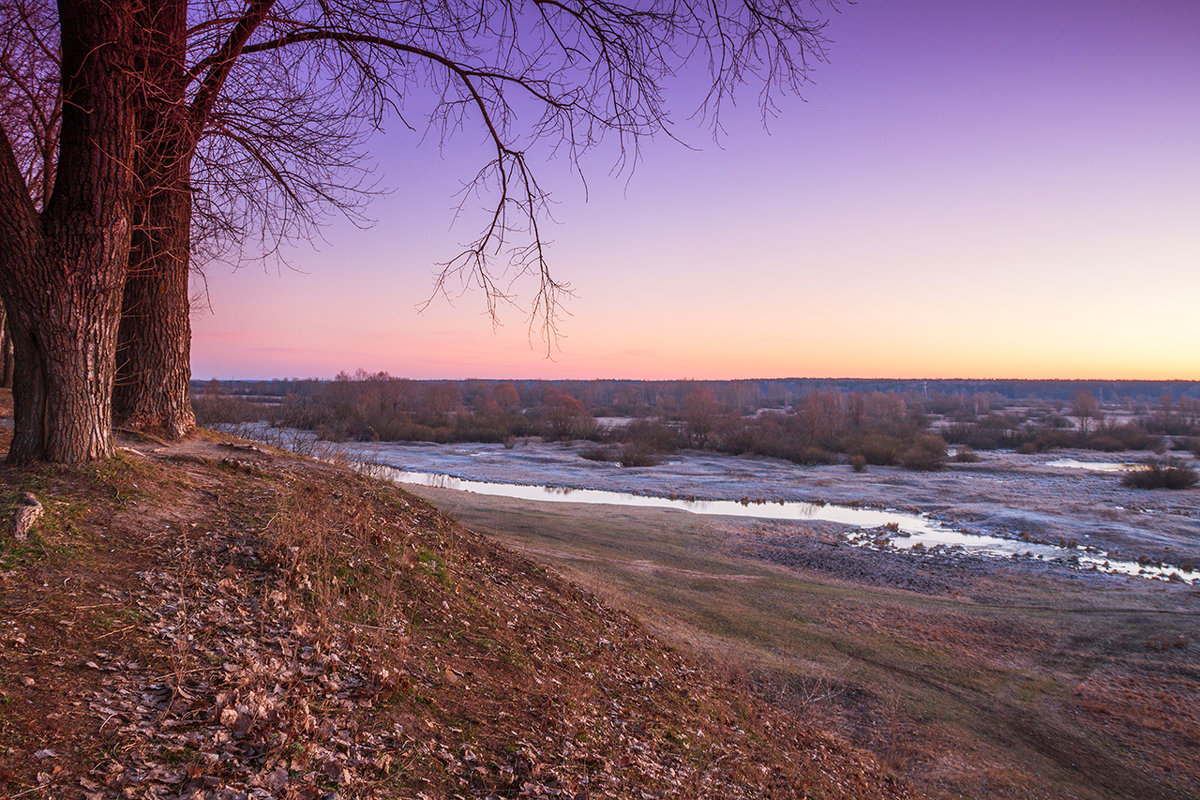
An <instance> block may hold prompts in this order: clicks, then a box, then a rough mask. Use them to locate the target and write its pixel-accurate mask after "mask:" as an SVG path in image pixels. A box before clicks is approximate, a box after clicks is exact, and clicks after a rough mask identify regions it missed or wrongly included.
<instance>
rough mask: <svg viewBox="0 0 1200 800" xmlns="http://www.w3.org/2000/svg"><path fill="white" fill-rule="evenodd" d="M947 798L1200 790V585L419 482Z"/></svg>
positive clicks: (1159, 797)
mask: <svg viewBox="0 0 1200 800" xmlns="http://www.w3.org/2000/svg"><path fill="white" fill-rule="evenodd" d="M419 491H420V492H421V493H422V494H424V495H427V496H428V497H430V498H431V499H432V500H433V501H434V502H435V503H437V504H438V506H439V508H442V509H443V510H444V511H446V512H447V513H449V514H452V515H453V516H454V517H455V518H456V519H459V520H461V521H462V522H463V523H464V524H466V525H468V526H470V527H471V528H472V529H474V530H479V531H482V532H486V533H488V534H491V535H493V536H495V537H497V538H498V539H500V540H501V541H503V542H505V543H506V544H508V545H509V546H513V547H517V548H519V549H521V550H523V551H525V552H526V553H528V554H529V555H530V557H531V558H535V559H537V560H538V561H539V562H541V563H546V564H549V565H552V566H553V567H554V568H555V569H558V570H561V571H562V572H563V573H564V574H565V575H568V576H569V577H570V579H571V580H573V581H576V582H578V583H580V584H581V585H583V586H587V587H590V588H591V589H592V590H593V591H595V592H596V593H597V594H599V595H601V596H602V597H603V598H604V599H605V600H606V601H607V602H609V603H612V604H614V605H617V606H618V607H621V608H624V609H626V610H629V611H631V612H632V613H634V614H635V615H637V616H639V617H641V618H642V619H645V620H647V622H648V624H649V625H650V627H651V629H652V630H653V631H654V632H655V633H656V634H657V635H659V636H661V637H662V638H664V639H665V640H667V641H673V642H676V643H679V644H680V646H686V647H688V648H689V649H693V650H701V651H704V652H707V653H710V654H711V655H712V656H713V657H714V658H717V659H719V660H721V661H722V662H724V663H728V664H743V665H745V666H744V668H745V670H746V671H747V672H748V673H752V674H755V673H756V674H757V675H758V676H760V677H761V679H762V680H763V681H764V682H765V683H766V685H767V686H772V687H774V695H773V697H774V702H775V703H776V704H777V705H779V706H781V707H788V708H791V709H792V710H793V712H794V713H795V715H796V716H797V717H798V718H801V719H804V720H807V721H809V722H812V723H813V724H818V725H820V726H821V727H822V728H825V729H831V730H833V731H834V732H836V733H839V734H841V735H843V736H844V737H846V738H847V739H848V740H850V741H851V742H852V743H854V744H856V745H858V746H860V747H863V748H864V749H867V750H869V751H870V752H872V753H874V754H875V755H876V756H877V757H878V758H879V759H880V760H881V761H882V762H883V763H884V764H885V765H886V766H888V767H890V768H892V769H894V770H896V771H897V772H898V773H899V774H900V775H902V776H903V777H905V778H906V779H908V780H909V781H910V782H911V783H912V784H913V785H914V786H916V787H917V788H918V789H920V790H921V791H923V792H925V793H927V794H928V795H930V796H931V797H935V798H939V799H941V798H945V799H946V800H950V798H985V797H986V798H995V800H1063V799H1064V798H1073V799H1074V800H1124V799H1125V798H1131V797H1136V798H1144V800H1150V799H1151V798H1154V799H1155V800H1190V799H1191V798H1195V797H1197V796H1198V795H1197V790H1196V787H1197V786H1198V785H1200V759H1197V758H1196V757H1195V753H1196V752H1197V747H1198V745H1200V659H1198V658H1197V653H1198V651H1200V614H1198V613H1197V611H1198V610H1200V586H1187V585H1181V584H1174V583H1165V582H1161V581H1148V580H1140V579H1133V578H1129V579H1123V578H1116V577H1108V576H1093V575H1088V574H1086V573H1082V572H1069V571H1066V570H1062V569H1058V570H1055V569H1053V568H1050V567H1047V566H1045V565H1036V566H1035V565H1021V564H1015V565H1006V564H1005V563H1004V562H1000V561H988V560H973V559H953V558H939V557H937V556H936V555H929V556H928V557H925V558H915V557H912V556H904V555H898V554H894V553H886V552H884V553H876V552H872V551H870V550H866V549H863V548H855V547H850V546H848V545H846V544H845V543H843V542H842V541H841V540H840V537H838V536H837V535H836V534H835V533H833V532H832V530H831V527H832V526H826V527H824V528H822V527H821V525H820V524H809V523H797V524H786V523H775V522H764V521H756V520H739V519H732V518H719V517H696V516H693V515H690V514H687V513H683V512H678V511H668V510H662V509H641V508H623V507H617V506H584V505H574V504H568V503H554V504H548V503H536V502H525V501H519V500H513V499H508V498H498V497H487V496H482V495H474V494H470V493H466V492H455V491H450V490H439V489H424V488H422V489H420V490H419Z"/></svg>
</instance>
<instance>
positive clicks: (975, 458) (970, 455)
mask: <svg viewBox="0 0 1200 800" xmlns="http://www.w3.org/2000/svg"><path fill="white" fill-rule="evenodd" d="M954 461H955V463H958V464H978V463H979V454H978V453H976V452H975V451H974V450H972V449H971V448H970V447H967V446H966V445H963V446H962V447H960V448H958V450H956V451H955V452H954Z"/></svg>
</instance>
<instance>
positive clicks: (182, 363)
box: [113, 174, 196, 438]
mask: <svg viewBox="0 0 1200 800" xmlns="http://www.w3.org/2000/svg"><path fill="white" fill-rule="evenodd" d="M186 177H187V176H186V174H185V175H184V176H183V180H182V181H176V182H174V185H168V186H165V187H163V186H161V185H160V189H161V190H156V191H155V192H154V194H153V195H152V196H151V198H150V200H149V202H147V203H145V204H142V205H141V207H140V208H139V209H138V211H137V215H138V217H139V218H138V220H137V225H136V227H135V229H134V233H133V241H132V246H131V248H130V258H129V260H130V268H129V274H128V276H127V277H126V280H125V295H124V301H123V305H122V309H121V326H120V334H119V342H118V345H117V383H116V387H115V389H114V394H113V413H114V419H115V420H116V424H117V425H118V426H122V427H128V428H134V429H136V430H143V431H150V432H154V433H157V434H159V435H161V436H166V437H168V438H179V437H181V436H186V435H187V434H188V433H190V432H191V431H192V430H193V429H194V428H195V427H196V417H195V414H194V412H193V411H192V398H191V390H190V387H189V383H190V381H191V378H192V368H191V341H192V328H191V319H190V317H189V306H188V267H189V252H190V248H189V237H190V235H191V195H190V193H189V191H188V188H187V180H186ZM180 184H182V186H180Z"/></svg>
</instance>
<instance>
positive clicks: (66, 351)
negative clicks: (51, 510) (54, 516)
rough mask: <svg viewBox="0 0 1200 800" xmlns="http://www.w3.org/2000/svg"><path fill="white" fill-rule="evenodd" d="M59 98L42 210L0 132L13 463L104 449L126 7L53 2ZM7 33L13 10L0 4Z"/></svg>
mask: <svg viewBox="0 0 1200 800" xmlns="http://www.w3.org/2000/svg"><path fill="white" fill-rule="evenodd" d="M59 9H60V12H61V16H60V20H59V30H60V48H61V54H62V55H61V69H60V84H59V85H60V91H61V95H62V98H63V103H62V115H61V122H60V123H59V131H60V132H59V136H58V146H57V147H58V149H57V158H56V160H55V178H54V182H53V188H52V189H51V191H50V192H49V193H48V194H47V195H45V196H44V199H43V202H42V203H41V204H40V207H39V204H38V203H37V202H36V201H37V196H36V193H35V192H33V191H31V190H30V187H29V186H28V185H27V183H26V181H25V177H24V174H23V172H22V169H21V165H20V163H19V162H18V160H17V159H18V153H19V152H20V148H19V145H18V146H17V147H16V148H14V145H13V140H12V139H10V137H9V135H8V132H7V127H8V126H7V121H6V124H5V127H4V128H0V294H2V299H3V302H4V304H5V307H6V309H7V311H8V318H9V330H10V332H11V334H12V339H13V349H14V354H15V358H16V372H15V374H14V378H13V401H14V409H15V426H14V432H13V440H12V445H11V447H10V449H9V458H10V459H11V460H13V461H17V462H21V461H29V460H33V459H47V460H51V461H66V462H78V461H85V460H91V459H97V458H103V457H106V456H108V455H109V454H110V453H111V451H112V433H111V425H112V418H111V397H112V381H113V370H114V364H115V348H116V333H117V322H118V319H119V314H120V292H121V287H122V285H123V283H124V278H125V269H126V266H127V263H128V258H129V235H130V230H131V206H132V197H133V192H132V188H133V186H132V184H133V181H132V177H131V174H130V164H131V163H132V160H133V150H134V130H133V122H134V121H133V114H132V100H131V98H132V95H133V91H134V88H135V87H134V83H135V81H134V76H133V72H132V70H131V68H130V67H131V66H132V65H131V60H132V53H133V51H134V43H135V34H134V20H133V3H132V2H131V0H104V1H103V2H97V0H61V1H60V3H59ZM2 10H3V12H4V13H5V15H6V19H5V26H6V27H8V20H9V19H11V16H10V15H11V13H12V12H13V9H12V8H8V7H5V8H3V9H2Z"/></svg>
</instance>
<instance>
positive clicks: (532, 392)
mask: <svg viewBox="0 0 1200 800" xmlns="http://www.w3.org/2000/svg"><path fill="white" fill-rule="evenodd" d="M380 378H384V379H387V380H403V381H406V382H408V383H411V384H414V385H425V386H428V385H440V384H444V383H449V384H453V385H454V386H456V387H457V389H458V392H459V394H460V395H461V396H462V397H463V398H464V400H465V401H466V402H468V403H469V402H471V401H472V400H473V399H474V398H475V397H477V396H479V395H481V394H482V395H486V394H488V393H490V392H492V391H493V390H494V389H495V387H496V386H499V385H501V384H504V385H508V386H512V387H513V388H514V389H515V390H516V392H517V395H518V397H519V398H520V399H521V402H522V404H523V405H524V406H525V407H530V406H533V405H536V404H537V403H539V402H540V401H541V398H542V395H543V394H544V393H545V391H546V389H547V388H548V387H553V388H555V389H557V390H558V391H561V392H565V393H567V394H569V395H571V396H572V397H576V398H578V399H579V400H580V401H581V402H583V403H584V405H585V406H586V407H588V408H589V409H591V410H593V411H594V412H596V413H597V414H598V415H602V416H603V415H619V416H628V415H636V414H637V413H638V411H639V410H642V411H647V412H649V411H652V410H654V409H657V408H661V407H662V406H663V405H664V403H666V404H669V403H671V402H672V401H673V402H674V403H675V404H676V406H678V405H679V404H680V403H682V401H683V398H684V397H686V396H687V395H688V394H689V393H691V392H692V391H693V390H694V389H696V388H705V389H708V390H709V391H711V392H712V393H713V395H714V396H715V397H716V399H717V401H718V402H720V403H721V404H722V405H724V406H726V407H728V408H730V409H733V410H737V411H742V412H747V411H754V410H756V409H760V408H784V407H787V406H790V405H792V404H793V403H795V402H797V401H799V400H800V399H801V398H803V397H806V396H807V395H809V394H811V393H812V392H817V391H819V392H829V393H835V394H854V393H870V392H882V393H885V394H900V395H907V396H912V397H919V398H921V400H922V402H924V403H926V404H928V405H929V406H930V409H931V410H936V408H938V407H953V406H955V405H957V404H960V403H961V402H962V400H963V398H974V397H976V396H986V397H988V398H989V399H990V400H992V401H993V404H996V402H997V401H999V402H1000V403H1003V401H1014V400H1041V401H1046V402H1050V403H1054V402H1061V403H1067V402H1069V401H1070V400H1071V399H1072V398H1073V397H1074V396H1075V395H1076V394H1078V393H1079V392H1089V393H1091V394H1092V395H1094V396H1095V397H1096V398H1097V399H1098V400H1099V402H1100V403H1102V404H1109V405H1120V406H1124V407H1127V408H1130V409H1131V410H1132V409H1135V408H1136V407H1137V406H1145V405H1146V404H1149V403H1157V402H1158V400H1159V399H1160V398H1161V397H1163V396H1164V395H1170V396H1171V397H1173V398H1176V399H1179V398H1184V397H1191V398H1195V399H1200V381H1182V380H1180V381H1128V380H1019V379H964V378H953V379H916V378H905V379H891V378H763V379H747V380H728V381H692V380H679V381H640V380H617V379H603V380H561V381H560V380H555V381H546V380H484V379H471V380H458V381H426V380H409V379H406V378H396V377H393V376H390V375H388V374H387V373H386V372H380V373H367V372H365V371H363V370H358V371H357V372H355V373H341V374H340V375H339V376H338V377H337V378H335V379H334V380H332V381H331V380H327V379H318V378H281V379H274V380H227V381H221V386H222V388H223V391H224V392H225V393H226V394H229V395H243V396H246V395H250V396H259V397H263V398H277V399H282V398H284V397H287V396H289V395H296V396H314V395H317V394H319V393H320V392H321V391H322V387H323V386H327V385H329V384H331V383H334V382H336V381H343V382H344V381H347V380H356V381H363V380H378V379H380ZM207 385H208V383H207V382H204V381H193V383H192V389H193V393H196V394H199V393H201V392H203V391H204V390H205V388H206V386H207Z"/></svg>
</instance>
